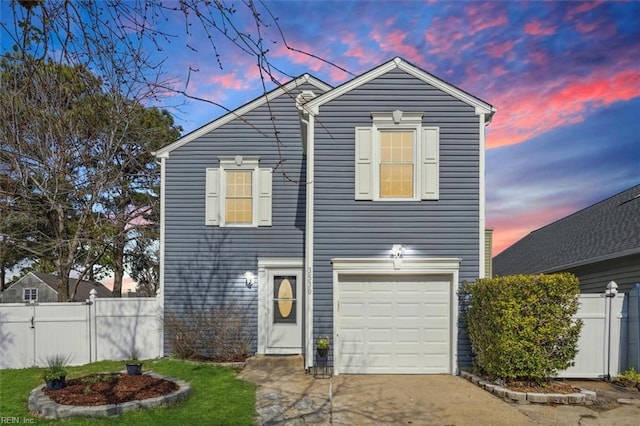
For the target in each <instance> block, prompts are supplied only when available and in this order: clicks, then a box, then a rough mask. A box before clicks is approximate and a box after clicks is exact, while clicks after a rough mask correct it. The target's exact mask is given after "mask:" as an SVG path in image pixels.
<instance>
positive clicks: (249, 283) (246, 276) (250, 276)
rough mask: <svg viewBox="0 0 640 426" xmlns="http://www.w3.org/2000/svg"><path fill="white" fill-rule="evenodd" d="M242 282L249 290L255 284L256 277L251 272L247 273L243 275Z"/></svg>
mask: <svg viewBox="0 0 640 426" xmlns="http://www.w3.org/2000/svg"><path fill="white" fill-rule="evenodd" d="M244 280H245V282H246V284H247V287H249V288H251V287H253V285H254V284H255V282H256V277H255V275H253V272H250V271H247V272H245V273H244Z"/></svg>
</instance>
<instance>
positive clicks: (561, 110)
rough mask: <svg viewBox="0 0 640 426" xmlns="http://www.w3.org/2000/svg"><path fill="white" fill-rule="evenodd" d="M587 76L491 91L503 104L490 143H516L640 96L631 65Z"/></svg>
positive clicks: (639, 76) (638, 76)
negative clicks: (590, 112)
mask: <svg viewBox="0 0 640 426" xmlns="http://www.w3.org/2000/svg"><path fill="white" fill-rule="evenodd" d="M610 73H611V71H610V70H601V71H600V72H598V73H594V74H591V75H589V76H585V77H582V78H580V77H575V76H569V77H567V78H565V79H564V80H558V81H555V82H553V81H549V82H547V83H545V86H542V85H536V86H531V85H522V86H511V87H510V88H509V89H508V90H505V91H502V92H500V93H497V94H495V95H489V97H488V98H489V99H491V100H492V103H493V104H494V105H498V106H500V108H499V109H500V111H499V113H498V114H496V116H495V118H494V121H493V123H492V125H491V126H490V127H489V130H488V133H487V134H488V137H487V146H488V147H489V148H495V147H498V146H504V145H512V144H516V143H519V142H522V141H524V140H527V139H529V138H531V137H534V136H537V135H539V134H541V133H543V132H545V131H548V130H551V129H553V128H555V127H559V126H564V125H567V124H573V123H578V122H581V121H582V120H584V115H585V114H586V113H587V112H588V111H590V110H591V109H593V108H598V107H603V106H607V105H610V104H612V103H614V102H619V101H627V100H630V99H633V98H636V97H638V96H640V74H638V72H637V71H636V70H635V69H627V70H622V71H618V72H614V73H613V74H610Z"/></svg>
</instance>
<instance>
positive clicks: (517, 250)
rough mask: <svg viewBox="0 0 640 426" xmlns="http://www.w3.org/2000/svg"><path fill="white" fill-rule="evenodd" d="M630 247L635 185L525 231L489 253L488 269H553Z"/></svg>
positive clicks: (635, 222)
mask: <svg viewBox="0 0 640 426" xmlns="http://www.w3.org/2000/svg"><path fill="white" fill-rule="evenodd" d="M635 253H640V185H636V186H634V187H632V188H629V189H627V190H625V191H623V192H621V193H619V194H616V195H614V196H612V197H610V198H607V199H606V200H603V201H601V202H599V203H597V204H594V205H592V206H590V207H587V208H585V209H583V210H580V211H578V212H576V213H573V214H571V215H569V216H567V217H564V218H562V219H560V220H558V221H556V222H553V223H551V224H549V225H547V226H544V227H542V228H540V229H537V230H535V231H533V232H531V233H530V234H529V235H527V236H526V237H524V238H523V239H521V240H520V241H518V242H516V243H515V244H513V245H512V246H511V247H509V248H507V249H506V250H504V251H503V252H502V253H500V254H499V255H497V256H496V257H494V259H493V272H494V274H495V275H508V274H514V273H525V274H527V273H540V272H554V271H559V270H564V269H568V268H572V267H577V266H581V265H586V264H590V263H594V262H599V261H604V260H609V259H614V258H618V257H622V256H627V255H631V254H635Z"/></svg>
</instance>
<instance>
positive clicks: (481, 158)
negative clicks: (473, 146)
mask: <svg viewBox="0 0 640 426" xmlns="http://www.w3.org/2000/svg"><path fill="white" fill-rule="evenodd" d="M478 115H479V120H478V121H479V124H480V129H479V132H480V133H479V135H480V140H479V142H480V147H479V153H478V168H479V175H480V185H479V186H480V187H479V189H478V198H479V205H478V210H479V211H478V213H479V214H478V232H479V237H480V238H479V242H480V247H479V252H478V253H479V256H478V257H479V259H478V277H479V278H484V277H485V274H486V271H485V260H486V259H485V256H486V253H485V228H486V224H485V221H486V218H485V129H484V128H485V126H486V125H487V124H488V123H485V114H484V113H480V114H478Z"/></svg>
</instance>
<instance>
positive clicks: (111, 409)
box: [28, 372, 191, 419]
mask: <svg viewBox="0 0 640 426" xmlns="http://www.w3.org/2000/svg"><path fill="white" fill-rule="evenodd" d="M144 374H146V375H148V376H151V377H154V378H156V379H163V380H168V381H170V382H173V383H175V384H176V385H178V387H179V388H178V390H176V391H175V392H171V393H170V394H167V395H162V396H158V397H155V398H147V399H142V400H136V401H129V402H123V403H122V404H107V405H63V404H58V403H57V402H55V401H52V400H51V399H50V398H49V397H48V396H47V395H45V393H44V386H42V385H40V386H38V387H37V388H35V389H33V390H32V391H31V393H29V399H28V405H29V411H30V412H31V413H33V414H35V415H37V416H39V417H43V418H45V419H61V418H64V417H77V416H84V417H108V416H117V415H118V414H121V413H124V412H126V411H132V410H137V409H140V408H155V407H160V406H166V405H173V404H175V403H177V402H178V401H182V400H183V399H185V398H186V397H187V396H189V394H190V393H191V386H190V385H189V384H188V383H187V382H185V381H184V380H179V379H174V378H171V377H165V376H161V375H159V374H156V373H152V372H145V373H144Z"/></svg>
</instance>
